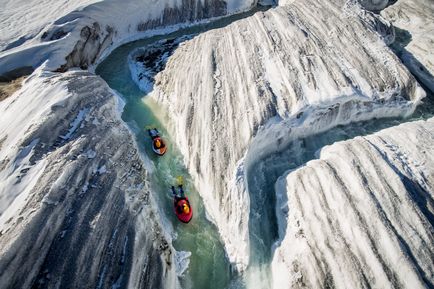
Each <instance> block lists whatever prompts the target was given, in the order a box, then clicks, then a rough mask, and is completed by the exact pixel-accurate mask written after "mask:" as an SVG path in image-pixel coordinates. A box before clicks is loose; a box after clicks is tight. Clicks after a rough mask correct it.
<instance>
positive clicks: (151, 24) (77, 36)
mask: <svg viewBox="0 0 434 289" xmlns="http://www.w3.org/2000/svg"><path fill="white" fill-rule="evenodd" d="M24 2H25V3H24ZM93 2H96V1H92V0H87V1H86V0H77V1H73V2H71V1H54V2H53V1H19V2H18V3H16V2H14V1H9V2H8V3H7V5H6V6H5V8H4V9H3V11H2V12H1V13H2V15H1V16H3V17H1V18H2V20H1V21H2V22H1V24H2V25H1V26H0V32H1V33H0V35H1V36H0V37H1V38H0V45H1V46H0V51H1V50H3V51H1V52H0V75H1V74H4V73H5V72H8V71H11V70H14V69H16V68H19V67H22V66H33V67H37V66H39V65H40V64H41V63H43V62H44V61H46V60H48V63H47V69H49V70H55V69H59V70H60V71H65V70H67V69H68V68H70V67H75V66H76V67H82V68H83V69H86V68H87V67H88V66H90V65H91V64H93V63H95V61H96V60H97V59H98V58H99V57H100V56H101V54H102V52H103V51H105V50H106V49H108V48H113V47H116V46H117V45H119V44H120V43H122V42H124V41H127V40H132V39H134V38H136V39H137V38H139V37H144V36H145V35H146V34H148V35H149V30H155V29H156V30H160V33H162V32H164V30H165V29H167V27H168V26H174V25H180V24H188V23H191V22H195V21H200V20H205V19H209V18H213V17H218V16H223V15H227V14H233V13H237V12H240V11H245V10H248V9H250V8H252V7H253V6H255V5H256V4H257V1H256V0H227V1H225V0H159V1H155V0H122V1H120V0H110V1H99V2H97V3H93ZM91 3H93V4H91ZM24 11H25V12H24ZM23 14H25V15H23ZM46 15H48V16H46ZM17 27H25V28H24V29H23V30H20V29H17ZM109 50H110V49H109ZM106 52H107V51H106ZM65 58H66V59H65Z"/></svg>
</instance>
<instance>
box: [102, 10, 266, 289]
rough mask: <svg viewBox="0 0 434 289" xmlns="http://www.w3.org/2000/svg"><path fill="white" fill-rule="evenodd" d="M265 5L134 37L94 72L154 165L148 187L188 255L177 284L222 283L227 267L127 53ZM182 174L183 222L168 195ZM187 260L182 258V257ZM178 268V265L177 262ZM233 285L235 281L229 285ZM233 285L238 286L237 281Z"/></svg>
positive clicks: (202, 285) (213, 285)
mask: <svg viewBox="0 0 434 289" xmlns="http://www.w3.org/2000/svg"><path fill="white" fill-rule="evenodd" d="M264 9H266V8H265V7H258V8H257V9H254V10H253V11H249V12H246V13H242V14H238V15H234V16H229V17H225V18H222V19H220V20H217V21H214V22H212V23H206V24H201V25H196V26H192V27H189V28H184V29H181V30H178V31H176V32H173V33H170V34H167V35H157V36H153V37H149V38H146V39H142V40H138V41H134V42H130V43H127V44H125V45H122V46H120V47H118V48H117V49H115V50H114V51H113V52H112V53H111V54H110V55H109V56H108V57H107V58H106V59H105V60H104V61H103V62H102V63H101V64H100V65H98V67H97V68H96V71H95V72H96V74H98V75H100V76H101V77H102V78H103V79H104V80H105V81H106V82H107V84H108V85H109V86H110V87H111V88H112V89H114V90H115V91H117V92H118V93H119V94H120V95H121V96H122V98H123V99H124V100H125V102H126V103H125V107H124V110H123V113H122V119H123V120H124V121H125V122H126V123H127V124H128V126H129V127H130V129H131V131H133V132H134V133H135V136H136V141H137V143H138V146H139V149H140V150H141V151H142V152H145V153H146V155H147V156H148V157H149V158H150V159H151V160H152V161H153V163H154V166H155V170H154V172H155V173H153V174H152V185H153V191H154V192H155V193H156V194H157V196H156V199H157V202H158V205H159V206H160V207H161V211H162V212H163V215H164V216H165V217H166V218H167V220H169V222H170V223H171V226H173V229H174V230H173V231H174V232H175V234H176V236H175V240H174V241H173V245H174V247H175V249H176V250H177V251H178V252H180V251H186V252H191V256H190V257H189V258H188V259H186V260H179V261H180V262H184V264H183V266H186V265H187V264H188V263H186V261H187V260H188V261H189V264H188V269H187V270H186V272H184V274H183V278H182V281H181V283H182V284H181V285H182V287H183V288H228V287H234V284H233V283H232V285H231V279H232V273H231V272H232V271H231V267H230V264H229V261H228V259H227V256H226V255H225V252H224V249H223V245H222V243H221V240H220V238H219V235H218V232H217V229H216V228H215V226H214V225H213V224H212V223H210V222H209V221H208V220H207V219H206V216H205V211H204V207H203V203H202V200H201V198H200V195H199V194H198V192H197V191H196V190H195V188H194V186H193V185H191V183H192V182H190V180H189V178H188V172H187V170H186V169H185V167H184V165H183V161H182V156H181V154H180V153H179V152H178V151H177V149H176V144H174V143H173V142H172V141H171V138H170V136H169V135H168V134H167V132H166V131H165V129H164V122H165V121H164V120H163V121H162V122H163V123H161V122H160V121H159V119H161V118H157V117H156V116H155V113H158V106H157V104H155V103H153V101H152V100H151V99H149V98H146V97H145V96H146V94H145V93H144V92H142V91H141V90H140V89H139V88H138V87H137V85H136V84H135V83H134V82H133V80H132V78H131V73H130V71H129V67H128V61H127V60H128V55H129V54H130V53H131V52H132V51H133V50H134V49H136V48H138V47H144V46H147V45H149V44H153V43H155V42H158V41H160V40H163V39H174V38H178V37H182V36H185V35H195V34H198V33H200V32H203V31H207V30H210V29H215V28H219V27H223V26H225V25H227V24H229V23H231V22H233V21H236V20H238V19H241V18H245V17H248V16H251V15H253V14H254V13H256V12H257V11H258V10H264ZM146 126H153V127H157V128H159V130H160V131H161V132H162V134H163V137H164V139H165V140H166V142H167V143H168V147H169V149H168V151H167V153H166V154H165V155H164V156H163V157H157V156H155V155H154V154H153V152H152V150H151V148H150V146H151V141H150V139H149V137H148V135H147V133H146V130H145V127H146ZM177 176H183V177H184V188H185V189H184V190H185V192H186V195H187V196H188V197H189V200H190V202H191V203H192V207H193V219H192V221H191V222H190V223H189V224H182V223H180V222H179V221H178V219H177V218H176V216H175V214H174V213H173V198H172V195H171V192H170V186H171V185H173V184H175V183H176V177H177ZM188 261H187V262H188ZM181 267H182V266H181ZM235 286H237V285H235ZM237 287H238V286H237Z"/></svg>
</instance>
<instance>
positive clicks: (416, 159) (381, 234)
mask: <svg viewBox="0 0 434 289" xmlns="http://www.w3.org/2000/svg"><path fill="white" fill-rule="evenodd" d="M433 136H434V118H431V119H429V120H428V121H418V122H411V123H407V124H403V125H399V126H396V127H392V128H389V129H386V130H383V131H380V132H378V133H376V134H374V135H370V136H367V137H357V138H355V139H353V140H349V141H345V142H340V143H335V144H333V145H331V146H328V147H326V148H324V149H322V150H321V153H320V158H319V160H314V161H310V162H308V163H307V164H306V165H305V166H303V167H301V168H299V169H297V170H295V171H291V172H289V173H288V174H287V175H286V176H283V177H281V179H280V180H279V181H278V182H277V184H276V191H277V192H278V194H279V195H280V197H279V200H280V203H279V206H278V208H277V214H278V216H279V220H280V223H279V226H280V242H279V245H278V247H277V249H276V251H275V254H274V258H273V262H272V271H273V280H274V286H273V288H299V287H307V288H324V287H333V288H366V286H370V287H373V288H426V287H430V286H432V285H433V283H434V275H433V272H434V259H433V256H434V246H433V244H434V243H433V240H434V235H433V216H434V215H433V213H434V194H433V192H434V158H433V156H434V150H433V148H434V137H433Z"/></svg>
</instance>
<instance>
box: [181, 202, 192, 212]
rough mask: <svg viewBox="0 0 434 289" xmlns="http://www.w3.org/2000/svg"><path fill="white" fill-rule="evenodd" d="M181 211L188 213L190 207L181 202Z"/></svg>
mask: <svg viewBox="0 0 434 289" xmlns="http://www.w3.org/2000/svg"><path fill="white" fill-rule="evenodd" d="M182 211H183V212H184V214H188V213H190V208H189V207H188V206H187V204H185V203H184V204H182Z"/></svg>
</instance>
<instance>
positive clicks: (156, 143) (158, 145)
mask: <svg viewBox="0 0 434 289" xmlns="http://www.w3.org/2000/svg"><path fill="white" fill-rule="evenodd" d="M155 147H156V148H160V147H161V141H160V140H159V139H157V140H156V141H155Z"/></svg>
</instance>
